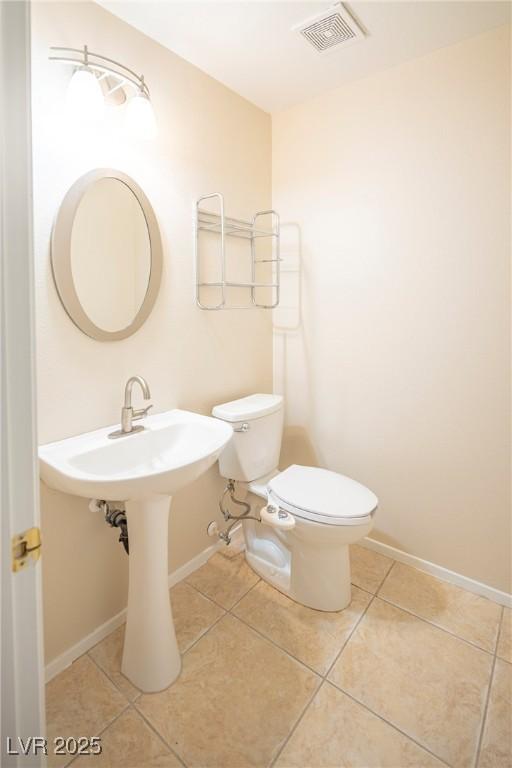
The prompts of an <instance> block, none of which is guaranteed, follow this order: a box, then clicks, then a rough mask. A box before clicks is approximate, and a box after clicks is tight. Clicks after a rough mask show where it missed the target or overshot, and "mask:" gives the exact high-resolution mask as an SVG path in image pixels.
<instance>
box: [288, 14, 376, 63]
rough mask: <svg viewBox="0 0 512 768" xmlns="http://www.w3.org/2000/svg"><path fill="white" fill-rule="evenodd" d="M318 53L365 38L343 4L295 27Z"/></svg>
mask: <svg viewBox="0 0 512 768" xmlns="http://www.w3.org/2000/svg"><path fill="white" fill-rule="evenodd" d="M293 30H294V31H295V32H297V33H298V34H299V35H301V37H303V38H304V39H305V40H307V41H308V42H309V43H310V44H311V45H312V46H313V48H314V49H315V50H316V51H318V53H328V52H330V51H332V50H335V49H337V48H338V46H340V45H343V46H346V45H348V44H350V43H354V42H356V41H357V40H362V39H363V38H364V37H365V33H364V31H363V29H361V27H360V26H359V24H357V22H356V21H355V20H354V19H353V18H352V15H351V14H350V13H349V11H348V10H347V9H346V8H345V7H344V5H343V3H335V4H334V5H332V6H331V7H330V8H329V9H328V10H327V11H325V12H324V13H320V14H317V15H316V16H311V17H310V18H309V19H306V20H305V21H303V22H302V23H301V24H297V25H296V26H295V27H293Z"/></svg>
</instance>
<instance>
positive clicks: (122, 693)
mask: <svg viewBox="0 0 512 768" xmlns="http://www.w3.org/2000/svg"><path fill="white" fill-rule="evenodd" d="M114 632H115V630H114ZM83 655H84V656H87V658H89V659H90V660H91V661H92V663H93V664H94V666H95V667H96V668H97V669H99V671H100V672H101V674H102V675H105V677H106V678H107V680H108V681H109V683H111V684H112V685H113V686H114V688H115V689H116V691H118V693H119V694H120V695H121V696H122V697H123V699H126V701H127V702H128V705H130V704H132V703H133V701H134V700H131V699H129V698H128V696H127V695H126V694H125V693H124V692H123V691H122V690H121V688H120V687H119V686H118V685H117V683H115V682H114V680H112V678H111V677H110V675H109V674H108V672H105V670H104V669H103V668H102V667H100V665H99V664H98V662H97V661H96V659H95V658H93V657H92V656H91V655H90V654H89V651H86V652H85V653H84V654H83ZM79 658H82V657H81V656H80V657H79ZM120 674H121V675H122V674H123V673H122V672H121V671H120ZM126 679H127V680H128V678H126ZM128 682H130V681H129V680H128ZM131 685H133V683H131ZM134 688H135V689H136V690H137V691H139V689H138V688H136V686H134ZM138 696H140V692H138V693H137V696H136V698H138Z"/></svg>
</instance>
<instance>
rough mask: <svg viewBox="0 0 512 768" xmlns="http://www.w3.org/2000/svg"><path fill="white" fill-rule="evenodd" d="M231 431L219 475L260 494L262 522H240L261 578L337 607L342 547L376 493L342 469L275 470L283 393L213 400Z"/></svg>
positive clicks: (359, 533)
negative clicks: (227, 401) (346, 474)
mask: <svg viewBox="0 0 512 768" xmlns="http://www.w3.org/2000/svg"><path fill="white" fill-rule="evenodd" d="M212 414H213V416H215V417H217V418H218V419H223V420H224V421H227V422H229V423H230V424H231V426H232V427H233V429H234V435H233V439H232V440H231V441H230V443H228V445H227V446H226V448H225V449H224V451H223V453H222V454H221V456H220V458H219V468H220V473H221V475H222V476H223V477H225V478H226V479H228V480H234V481H238V482H239V483H240V484H241V485H243V487H245V488H246V489H248V490H249V491H251V492H252V493H254V494H256V495H257V496H259V497H261V498H262V499H264V500H265V503H264V504H263V505H262V509H261V510H260V515H261V519H262V522H257V521H256V520H244V521H243V523H242V524H243V531H244V536H245V544H246V558H247V562H248V563H249V565H250V566H251V567H252V568H253V569H254V570H255V571H256V572H257V573H258V574H259V575H260V576H261V577H262V578H263V579H265V580H266V581H268V582H269V583H270V584H272V585H273V586H274V587H276V588H277V589H278V590H280V591H281V592H284V593H285V594H286V595H288V596H289V597H291V598H292V599H293V600H296V601H297V602H299V603H302V604H303V605H307V606H309V607H310V608H316V609H317V610H321V611H340V610H342V609H343V608H345V607H346V606H347V605H348V604H349V603H350V598H351V590H350V561H349V549H348V545H349V544H353V543H354V542H356V541H358V540H359V539H361V538H362V537H363V536H366V534H367V533H369V531H370V530H371V528H372V525H373V516H374V514H375V510H376V509H377V504H378V499H377V497H376V496H375V494H373V493H372V492H371V491H370V490H368V488H365V487H364V485H361V484H360V483H357V482H356V481H355V480H351V479H350V478H348V477H345V476H344V475H339V474H337V473H336V472H330V471H329V470H327V469H319V468H317V467H303V466H298V465H296V464H294V465H292V466H291V467H288V469H285V470H284V471H283V472H279V470H278V469H277V466H278V463H279V453H280V450H281V437H282V432H283V398H282V397H281V396H280V395H249V396H248V397H243V398H241V399H240V400H233V401H232V402H229V403H224V404H222V405H216V406H215V407H214V408H213V411H212Z"/></svg>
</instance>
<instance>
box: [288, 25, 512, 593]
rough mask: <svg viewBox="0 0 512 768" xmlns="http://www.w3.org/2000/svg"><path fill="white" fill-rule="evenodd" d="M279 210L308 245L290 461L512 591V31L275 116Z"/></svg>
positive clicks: (424, 550) (427, 550) (415, 546)
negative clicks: (329, 474) (310, 464)
mask: <svg viewBox="0 0 512 768" xmlns="http://www.w3.org/2000/svg"><path fill="white" fill-rule="evenodd" d="M273 205H274V207H275V208H277V209H278V210H279V211H280V213H281V216H282V219H283V220H284V221H285V222H296V223H298V224H299V226H300V230H301V238H302V259H303V264H302V268H303V285H302V308H301V309H302V318H303V325H302V326H301V328H300V330H299V331H298V332H295V333H294V332H288V333H286V334H283V333H280V332H279V333H277V334H276V337H275V366H276V370H275V377H276V386H277V388H278V389H280V390H283V392H284V394H285V395H286V398H287V423H288V425H289V428H290V429H289V433H288V440H287V442H286V444H285V450H284V452H283V461H284V463H285V464H286V463H289V462H290V461H292V460H295V461H311V460H312V457H313V458H316V460H317V461H318V462H319V463H321V464H323V465H325V466H327V467H329V468H331V469H333V470H338V471H341V472H344V473H346V474H347V475H350V476H353V477H354V478H357V479H358V480H360V481H362V482H363V483H366V484H367V485H368V486H369V487H370V488H372V489H373V490H374V491H375V492H376V493H377V494H378V496H379V497H380V509H379V512H378V517H377V519H376V527H375V531H374V536H375V537H376V538H377V539H379V540H381V541H383V542H386V543H389V544H391V545H393V546H395V547H399V548H400V549H403V550H406V551H407V552H409V553H411V554H413V555H417V556H419V557H422V558H425V559H427V560H430V561H433V562H434V563H438V564H440V565H442V566H445V567H447V568H450V569H452V570H454V571H458V572H460V573H462V574H465V575H467V576H469V577H472V578H475V579H477V580H480V581H482V582H485V583H487V584H489V585H492V586H494V587H497V588H499V589H502V590H506V591H510V587H511V584H510V544H511V532H510V515H511V509H510V444H509V438H510V420H509V418H508V415H507V414H508V413H509V405H510V400H509V397H510V390H509V383H510V381H509V379H510V314H509V309H510V304H509V298H510V296H509V290H510V279H509V255H510V37H509V29H507V28H499V29H496V30H495V31H493V32H491V33H488V34H485V35H482V36H480V37H477V38H474V39H472V40H469V41H467V42H464V43H461V44H459V45H456V46H453V47H450V48H446V49H442V50H439V51H436V52H434V53H432V54H430V55H428V56H425V57H423V58H421V59H417V60H415V61H411V62H409V63H407V64H404V65H402V66H399V67H396V68H394V69H390V70H388V71H385V72H382V73H379V74H378V75H375V76H372V77H369V78H367V79H364V80H359V81H357V82H354V83H352V84H350V85H347V86H345V87H343V88H341V89H339V90H336V91H333V92H330V93H326V94H324V95H323V96H321V97H319V98H316V99H314V100H312V101H309V102H307V103H305V104H302V105H299V106H297V107H295V108H292V109H290V110H288V111H286V112H283V113H280V114H278V115H276V116H275V118H273ZM288 230H289V232H290V236H289V244H288V255H289V256H290V257H292V258H293V256H294V253H293V251H294V248H295V247H296V243H297V242H298V238H297V236H296V228H295V227H294V226H289V227H288Z"/></svg>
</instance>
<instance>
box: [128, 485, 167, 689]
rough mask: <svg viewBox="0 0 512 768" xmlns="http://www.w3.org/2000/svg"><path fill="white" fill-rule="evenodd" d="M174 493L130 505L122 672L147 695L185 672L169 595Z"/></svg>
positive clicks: (129, 503) (129, 502)
mask: <svg viewBox="0 0 512 768" xmlns="http://www.w3.org/2000/svg"><path fill="white" fill-rule="evenodd" d="M170 507H171V497H170V496H151V497H148V498H146V499H140V500H137V501H127V502H126V503H125V508H126V519H127V521H128V539H129V543H130V556H129V558H128V560H129V583H128V616H127V620H126V632H125V638H124V650H123V662H122V666H121V671H122V673H123V675H126V677H127V678H128V679H129V680H131V682H132V683H133V684H134V685H136V686H137V688H140V689H141V690H142V691H145V692H146V693H152V692H155V691H161V690H163V689H164V688H167V686H169V685H170V684H171V683H172V682H174V680H175V679H176V678H177V677H178V675H179V673H180V671H181V656H180V652H179V649H178V644H177V642H176V634H175V631H174V622H173V620H172V613H171V603H170V599H169V583H168V580H169V573H168V572H169V569H168V529H169V510H170Z"/></svg>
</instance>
